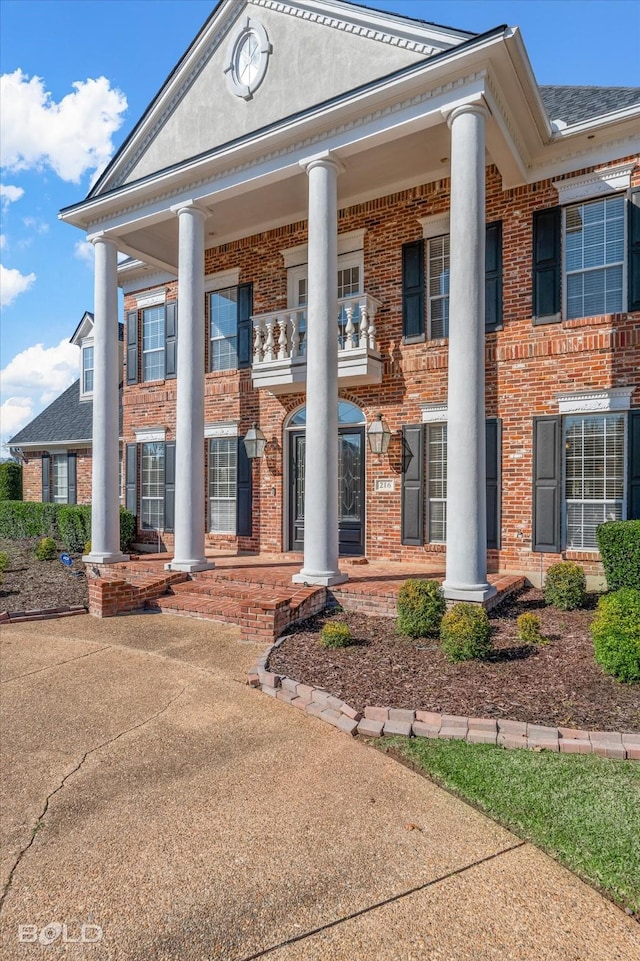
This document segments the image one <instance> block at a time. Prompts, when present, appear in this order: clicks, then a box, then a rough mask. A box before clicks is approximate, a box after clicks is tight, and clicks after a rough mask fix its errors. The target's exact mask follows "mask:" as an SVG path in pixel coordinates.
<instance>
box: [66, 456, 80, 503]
mask: <svg viewBox="0 0 640 961" xmlns="http://www.w3.org/2000/svg"><path fill="white" fill-rule="evenodd" d="M77 460H78V455H77V454H67V504H77V503H78V470H77V466H78V465H77Z"/></svg>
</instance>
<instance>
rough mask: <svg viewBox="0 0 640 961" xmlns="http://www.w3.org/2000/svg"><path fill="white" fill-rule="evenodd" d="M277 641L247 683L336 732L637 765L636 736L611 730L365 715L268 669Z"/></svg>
mask: <svg viewBox="0 0 640 961" xmlns="http://www.w3.org/2000/svg"><path fill="white" fill-rule="evenodd" d="M284 640H285V638H284V637H281V638H279V639H278V640H277V641H276V642H275V643H274V644H272V645H271V647H268V648H267V650H266V651H265V652H264V654H262V655H261V656H260V657H259V658H258V660H257V661H256V663H255V664H254V666H253V667H252V668H251V670H250V671H249V676H248V682H247V683H248V684H249V686H250V687H254V688H258V689H260V690H261V691H262V693H263V694H266V695H268V696H269V697H273V698H276V699H277V700H278V701H284V702H285V703H287V704H291V705H292V706H293V707H297V708H298V710H300V711H304V712H305V713H306V714H309V715H310V716H311V717H317V718H320V720H321V721H326V722H327V723H328V724H331V725H333V727H335V728H337V729H338V730H339V731H342V732H344V733H345V734H349V735H351V736H352V737H356V736H357V735H358V734H360V735H361V736H362V737H369V738H372V737H391V736H392V735H398V734H400V735H403V736H405V737H434V738H446V739H450V740H451V739H459V740H463V741H467V743H469V744H496V745H499V746H500V747H504V748H509V749H510V748H528V749H529V750H532V751H540V750H545V751H555V752H558V753H560V754H598V755H600V757H609V758H615V759H617V760H625V759H626V760H629V761H640V734H624V733H622V734H620V733H617V732H614V731H582V730H577V729H574V728H567V727H548V726H547V725H544V724H528V723H526V722H525V721H508V720H506V719H502V718H497V719H496V718H489V717H463V716H460V715H456V714H438V713H436V712H434V711H419V710H416V711H410V710H405V709H401V708H393V707H374V706H371V707H369V706H367V707H365V709H364V713H362V714H361V713H360V712H359V711H355V710H354V709H353V708H352V707H350V706H349V705H348V704H346V703H345V702H344V701H341V700H340V698H338V697H334V696H333V695H332V694H330V693H329V692H328V691H325V690H324V689H323V688H319V687H310V686H309V685H308V684H299V683H298V681H295V680H294V679H293V678H291V677H285V676H284V675H282V674H275V673H274V672H273V671H269V670H268V669H267V664H268V662H269V656H270V655H271V653H272V652H273V651H275V650H276V649H277V648H278V647H280V645H281V644H282V643H283V642H284Z"/></svg>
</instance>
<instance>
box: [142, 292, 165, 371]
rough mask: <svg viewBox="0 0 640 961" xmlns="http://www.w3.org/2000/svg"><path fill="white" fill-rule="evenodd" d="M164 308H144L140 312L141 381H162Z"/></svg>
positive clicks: (162, 306)
mask: <svg viewBox="0 0 640 961" xmlns="http://www.w3.org/2000/svg"><path fill="white" fill-rule="evenodd" d="M164 344H165V308H164V304H163V305H161V306H158V307H146V308H145V309H144V310H143V311H142V379H143V380H145V381H146V380H163V378H164Z"/></svg>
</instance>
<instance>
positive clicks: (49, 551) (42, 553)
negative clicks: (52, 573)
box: [35, 537, 58, 561]
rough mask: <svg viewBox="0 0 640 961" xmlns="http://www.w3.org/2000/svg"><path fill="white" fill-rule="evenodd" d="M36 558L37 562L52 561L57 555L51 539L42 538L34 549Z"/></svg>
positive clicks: (56, 548)
mask: <svg viewBox="0 0 640 961" xmlns="http://www.w3.org/2000/svg"><path fill="white" fill-rule="evenodd" d="M35 553H36V558H37V559H38V560H39V561H52V560H54V558H55V557H56V556H57V554H58V546H57V544H56V542H55V541H54V539H53V537H43V538H42V540H41V541H40V543H39V544H38V546H37V547H36V551H35Z"/></svg>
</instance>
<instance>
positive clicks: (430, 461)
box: [427, 424, 447, 544]
mask: <svg viewBox="0 0 640 961" xmlns="http://www.w3.org/2000/svg"><path fill="white" fill-rule="evenodd" d="M427 535H428V536H427V540H428V541H429V543H432V544H446V542H447V425H446V424H429V425H428V426H427Z"/></svg>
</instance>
